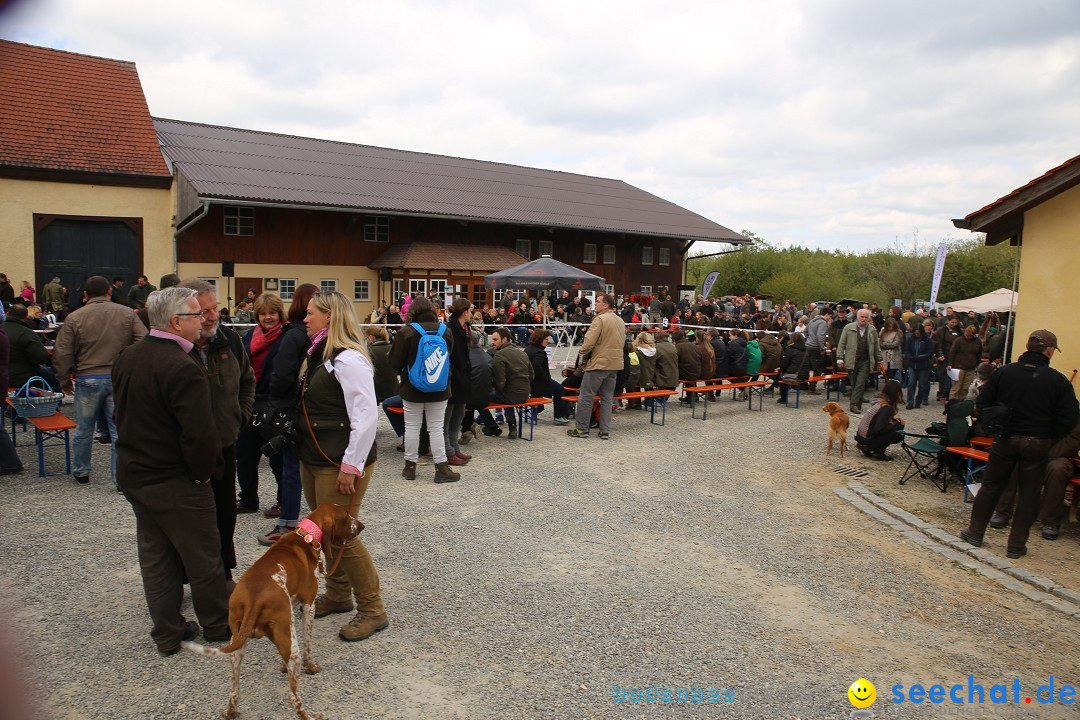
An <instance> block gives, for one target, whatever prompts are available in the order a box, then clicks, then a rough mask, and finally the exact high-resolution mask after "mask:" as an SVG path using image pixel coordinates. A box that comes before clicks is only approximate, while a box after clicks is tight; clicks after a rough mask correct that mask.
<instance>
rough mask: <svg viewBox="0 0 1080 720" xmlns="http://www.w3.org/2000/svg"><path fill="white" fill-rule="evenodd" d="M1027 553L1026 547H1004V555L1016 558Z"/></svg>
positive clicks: (1012, 558)
mask: <svg viewBox="0 0 1080 720" xmlns="http://www.w3.org/2000/svg"><path fill="white" fill-rule="evenodd" d="M1025 555H1027V548H1005V557H1007V558H1009V559H1011V560H1016V559H1017V558H1022V557H1024V556H1025Z"/></svg>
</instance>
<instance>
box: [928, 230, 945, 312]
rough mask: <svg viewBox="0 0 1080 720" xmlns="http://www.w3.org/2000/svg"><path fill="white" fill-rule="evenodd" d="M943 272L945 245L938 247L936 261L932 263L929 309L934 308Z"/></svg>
mask: <svg viewBox="0 0 1080 720" xmlns="http://www.w3.org/2000/svg"><path fill="white" fill-rule="evenodd" d="M944 270H945V243H941V244H940V245H938V249H937V260H935V261H934V284H933V286H932V287H931V288H930V307H931V308H933V307H935V305H934V303H936V302H937V291H938V287H939V286H940V285H941V273H942V272H943V271H944Z"/></svg>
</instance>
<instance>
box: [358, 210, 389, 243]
mask: <svg viewBox="0 0 1080 720" xmlns="http://www.w3.org/2000/svg"><path fill="white" fill-rule="evenodd" d="M364 242H380V243H385V242H390V216H389V215H367V216H365V217H364Z"/></svg>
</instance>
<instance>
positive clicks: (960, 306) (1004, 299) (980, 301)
mask: <svg viewBox="0 0 1080 720" xmlns="http://www.w3.org/2000/svg"><path fill="white" fill-rule="evenodd" d="M1016 301H1017V294H1016V293H1014V292H1013V291H1011V290H1009V288H998V289H997V290H994V291H993V292H988V293H986V294H985V295H979V296H978V297H973V298H968V299H966V300H957V301H956V302H951V303H945V304H946V305H947V306H948V307H951V308H952V309H953V310H957V311H960V312H968V311H970V310H974V311H975V312H977V313H989V312H1009V311H1011V310H1015V309H1016Z"/></svg>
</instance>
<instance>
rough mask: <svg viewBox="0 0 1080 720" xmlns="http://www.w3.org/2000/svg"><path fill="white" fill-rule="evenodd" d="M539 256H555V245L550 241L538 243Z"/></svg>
mask: <svg viewBox="0 0 1080 720" xmlns="http://www.w3.org/2000/svg"><path fill="white" fill-rule="evenodd" d="M540 255H541V257H542V256H544V255H547V256H549V257H554V256H555V243H554V242H553V241H551V240H541V241H540Z"/></svg>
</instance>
